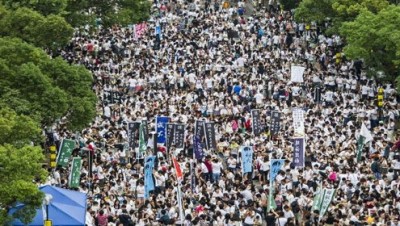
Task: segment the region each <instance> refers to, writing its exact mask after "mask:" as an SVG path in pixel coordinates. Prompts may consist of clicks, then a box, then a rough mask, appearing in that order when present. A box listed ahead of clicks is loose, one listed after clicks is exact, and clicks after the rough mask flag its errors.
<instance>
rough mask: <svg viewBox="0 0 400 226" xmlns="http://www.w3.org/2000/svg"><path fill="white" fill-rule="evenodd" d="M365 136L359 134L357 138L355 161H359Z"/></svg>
mask: <svg viewBox="0 0 400 226" xmlns="http://www.w3.org/2000/svg"><path fill="white" fill-rule="evenodd" d="M364 144H365V137H364V136H362V135H360V136H359V137H358V140H357V162H360V161H361V153H362V150H363V148H364Z"/></svg>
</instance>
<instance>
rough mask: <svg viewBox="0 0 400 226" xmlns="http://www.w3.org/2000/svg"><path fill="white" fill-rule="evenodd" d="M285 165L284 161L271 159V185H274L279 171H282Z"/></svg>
mask: <svg viewBox="0 0 400 226" xmlns="http://www.w3.org/2000/svg"><path fill="white" fill-rule="evenodd" d="M284 163H285V160H284V159H271V162H270V164H271V166H270V169H271V171H270V175H269V177H270V180H271V183H272V184H273V183H274V181H275V178H276V176H277V175H278V173H279V171H280V170H281V168H282V166H283V164H284Z"/></svg>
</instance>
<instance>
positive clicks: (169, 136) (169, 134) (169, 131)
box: [166, 123, 175, 150]
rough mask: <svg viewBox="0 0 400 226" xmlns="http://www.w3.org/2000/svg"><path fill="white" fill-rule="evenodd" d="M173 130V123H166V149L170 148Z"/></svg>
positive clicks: (172, 141)
mask: <svg viewBox="0 0 400 226" xmlns="http://www.w3.org/2000/svg"><path fill="white" fill-rule="evenodd" d="M174 130H175V124H173V123H167V128H166V131H167V133H166V138H167V150H170V149H171V147H172V145H173V143H174Z"/></svg>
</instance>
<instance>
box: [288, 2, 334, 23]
mask: <svg viewBox="0 0 400 226" xmlns="http://www.w3.org/2000/svg"><path fill="white" fill-rule="evenodd" d="M334 1H335V0H303V1H301V2H300V4H299V7H298V8H297V9H296V11H295V14H294V17H295V19H296V20H297V21H300V22H301V21H302V22H305V23H310V22H312V21H316V22H323V21H325V20H326V19H327V18H332V17H333V16H334V15H335V12H334V11H333V8H332V4H333V2H334Z"/></svg>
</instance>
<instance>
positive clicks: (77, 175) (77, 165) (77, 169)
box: [68, 157, 82, 188]
mask: <svg viewBox="0 0 400 226" xmlns="http://www.w3.org/2000/svg"><path fill="white" fill-rule="evenodd" d="M81 167H82V159H81V158H80V157H75V158H73V159H72V165H71V172H70V174H69V179H68V187H70V188H79V185H80V180H81Z"/></svg>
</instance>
